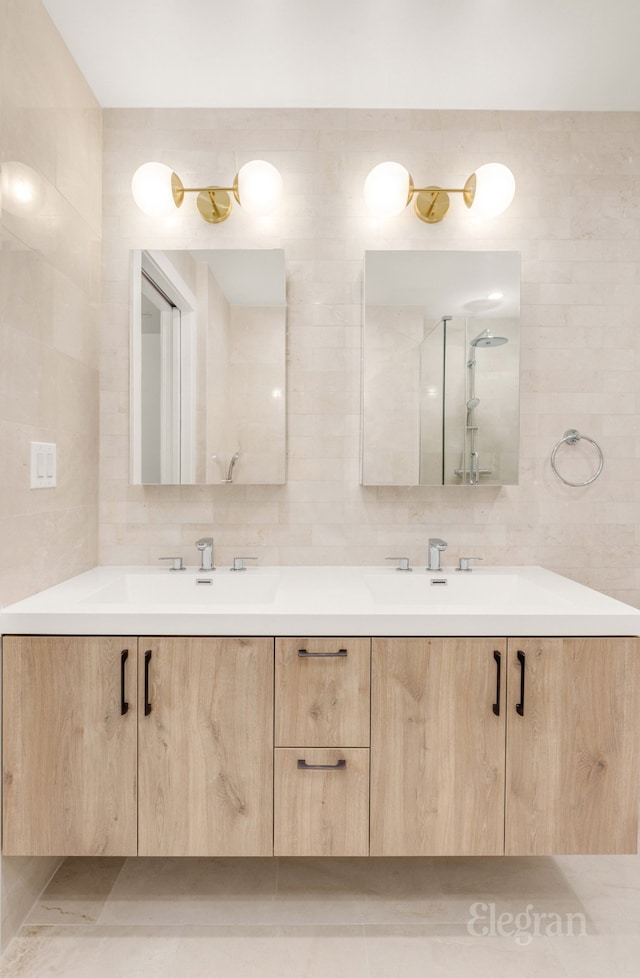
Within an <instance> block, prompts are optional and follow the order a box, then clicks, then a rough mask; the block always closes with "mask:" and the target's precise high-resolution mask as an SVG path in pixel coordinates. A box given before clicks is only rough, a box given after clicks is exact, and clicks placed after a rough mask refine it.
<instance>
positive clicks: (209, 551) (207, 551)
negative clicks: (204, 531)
mask: <svg viewBox="0 0 640 978" xmlns="http://www.w3.org/2000/svg"><path fill="white" fill-rule="evenodd" d="M196 548H197V549H198V550H199V551H200V553H201V554H202V559H201V561H200V570H201V571H210V570H215V567H214V566H213V537H203V538H202V539H201V540H197V541H196Z"/></svg>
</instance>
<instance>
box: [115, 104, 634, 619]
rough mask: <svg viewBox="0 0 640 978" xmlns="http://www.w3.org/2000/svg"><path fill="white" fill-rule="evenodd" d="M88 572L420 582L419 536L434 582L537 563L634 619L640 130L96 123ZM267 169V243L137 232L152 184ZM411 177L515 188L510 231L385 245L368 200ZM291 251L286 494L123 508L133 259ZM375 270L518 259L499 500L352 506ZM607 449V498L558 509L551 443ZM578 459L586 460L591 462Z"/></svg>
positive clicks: (450, 121) (553, 120)
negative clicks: (382, 265)
mask: <svg viewBox="0 0 640 978" xmlns="http://www.w3.org/2000/svg"><path fill="white" fill-rule="evenodd" d="M104 154H105V155H104V160H105V170H104V186H105V196H104V246H105V262H104V293H105V295H104V297H105V303H104V308H103V316H104V318H103V324H102V328H103V353H102V370H101V381H102V413H101V419H102V439H101V465H102V469H101V478H100V485H101V493H102V503H101V560H102V562H104V563H128V562H133V563H141V564H152V565H153V564H155V563H156V559H157V557H158V556H160V555H162V554H165V553H173V552H175V553H181V554H182V555H183V556H184V557H185V559H186V560H187V561H188V562H189V563H193V562H194V559H195V550H194V548H193V543H194V541H195V540H196V539H197V538H198V537H199V536H201V535H202V534H203V533H204V532H205V531H207V532H210V531H213V533H214V536H215V538H216V542H217V559H218V562H219V563H222V564H224V563H227V562H228V561H229V560H230V559H231V557H233V556H234V554H238V553H243V554H256V555H258V556H259V558H260V560H261V561H262V562H263V563H264V564H271V563H276V564H277V563H281V564H298V563H336V564H343V563H367V564H379V563H381V562H382V561H383V559H384V557H385V556H387V555H389V554H398V553H403V554H407V555H408V556H410V557H411V560H412V561H413V562H415V563H424V561H425V559H426V545H427V539H428V537H429V535H431V534H436V535H438V536H442V537H444V538H445V539H446V540H448V541H449V550H448V553H447V560H448V561H451V562H453V561H455V559H456V557H457V556H458V555H460V554H468V553H473V554H481V555H483V556H484V558H485V560H486V562H487V563H491V564H495V563H505V564H517V563H536V564H542V565H545V566H547V567H550V568H552V569H555V570H558V571H561V572H563V573H566V574H568V575H570V576H571V577H573V578H576V579H578V580H580V581H582V582H585V583H587V584H590V585H593V586H595V587H597V588H600V589H602V590H603V591H606V592H607V593H610V594H613V595H616V596H619V597H621V598H623V599H626V600H628V601H631V602H633V603H635V604H640V560H639V559H638V555H637V554H638V547H637V544H638V542H639V541H638V534H639V516H640V507H639V505H638V503H639V496H640V489H639V486H640V480H639V475H640V460H639V458H638V456H639V452H638V448H639V446H640V437H639V432H638V407H639V404H638V398H639V394H638V350H639V344H640V281H639V275H638V268H639V266H638V261H639V260H640V221H639V218H640V204H639V203H638V202H639V201H640V193H639V191H640V173H639V171H638V158H639V155H640V114H623V113H619V114H614V113H611V114H570V113H536V112H522V113H516V112H451V111H446V112H434V111H425V112H419V111H396V112H392V111H350V110H343V111H341V110H326V111H322V110H316V111H305V110H286V109H283V110H265V111H263V110H251V109H246V110H235V111H234V110H215V109H211V110H185V111H179V110H162V109H156V110H153V111H149V110H108V111H106V113H105V148H104ZM253 157H264V158H266V159H267V160H270V161H271V162H273V163H275V164H276V165H277V166H278V167H279V169H280V170H281V172H282V175H283V179H284V185H285V200H284V204H283V207H282V210H281V212H280V214H279V215H278V216H277V217H276V218H273V219H271V221H270V222H266V221H264V222H263V223H259V222H255V221H252V220H250V219H249V217H248V216H247V215H245V214H243V213H242V211H241V210H239V209H236V211H235V212H234V214H233V215H232V216H231V218H230V219H229V221H228V222H227V223H226V224H224V225H220V226H217V227H211V226H208V225H206V224H205V223H204V222H203V221H202V220H201V219H200V218H199V216H198V214H197V212H196V211H195V206H194V204H193V201H189V200H187V201H186V202H185V204H184V206H183V209H182V211H181V212H179V213H178V214H177V215H176V217H175V218H172V219H171V223H170V224H169V223H165V224H163V223H162V222H159V221H154V220H153V219H151V218H148V217H145V216H144V215H142V214H140V213H138V212H137V210H136V208H135V205H134V204H133V202H132V199H131V197H130V193H129V183H130V179H131V174H132V173H133V171H134V170H135V168H136V167H137V166H138V165H139V164H140V163H142V162H144V161H146V160H149V159H159V160H161V161H163V162H166V163H168V164H170V165H171V166H172V167H173V168H174V169H175V170H176V171H177V172H178V173H179V175H180V176H181V177H182V178H183V179H184V181H185V183H186V184H187V185H188V184H190V183H191V184H192V185H198V183H201V182H202V181H203V180H204V181H205V182H209V181H210V182H216V181H226V180H229V179H231V178H232V176H233V174H234V173H235V172H236V170H237V168H238V166H239V165H241V164H242V163H243V162H245V161H246V160H248V159H251V158H253ZM385 159H397V160H399V161H401V162H403V163H404V164H405V165H406V166H407V167H408V169H409V170H410V171H411V173H412V174H413V176H414V178H415V179H416V180H417V181H419V182H423V183H436V184H438V183H439V184H441V185H445V186H451V185H453V186H461V185H462V183H463V182H464V180H465V179H466V177H467V176H468V175H469V173H470V172H471V171H472V170H473V169H474V168H475V167H476V166H478V165H480V164H481V163H484V162H487V161H490V160H494V159H495V160H500V161H502V162H504V163H506V164H508V165H509V166H510V167H511V168H512V170H513V171H514V173H515V175H516V179H517V183H518V190H517V196H516V199H515V201H514V203H513V205H512V207H511V208H510V210H509V211H507V213H506V214H505V215H503V216H502V217H500V218H497V219H494V220H492V221H487V222H485V223H476V222H474V220H473V218H472V215H471V214H470V213H469V212H467V211H466V209H465V208H464V206H463V205H462V203H461V201H460V200H459V199H454V200H453V202H452V206H451V210H450V212H449V215H448V216H447V218H446V219H445V221H444V222H443V223H442V224H440V225H436V226H427V225H424V224H422V223H421V222H420V221H418V220H417V219H416V218H415V217H414V216H413V214H412V212H411V210H410V209H408V210H407V211H406V212H405V213H403V214H402V215H401V216H400V217H398V218H395V219H393V220H391V221H388V222H386V223H380V224H376V223H375V222H374V221H373V220H371V219H370V218H369V217H368V216H367V215H366V213H365V211H364V206H363V200H362V184H363V181H364V178H365V177H366V174H367V172H368V171H369V169H370V168H371V166H372V165H374V164H375V163H378V162H381V161H382V160H385ZM142 246H146V247H149V246H151V247H250V248H255V247H261V246H264V247H269V248H270V247H283V248H284V249H285V252H286V259H287V283H288V286H287V287H288V301H289V315H288V327H289V338H288V359H289V363H288V482H287V484H286V485H285V486H282V487H278V486H271V487H240V486H235V487H228V486H210V487H197V488H195V487H190V488H187V487H185V488H177V487H176V488H173V487H171V488H157V487H156V488H144V487H135V488H132V487H130V486H129V485H128V451H129V447H128V416H127V388H128V312H127V296H128V253H129V249H130V248H137V247H142ZM370 248H420V249H422V248H424V249H432V248H433V249H455V248H464V249H476V248H477V249H501V248H504V249H513V250H518V251H520V252H521V255H522V455H521V466H520V480H521V481H520V485H519V486H517V487H509V488H502V489H499V488H489V487H481V488H467V487H455V488H446V489H439V488H435V489H434V488H412V489H397V488H396V489H393V488H374V487H362V486H360V485H359V460H358V455H359V409H360V328H361V288H362V271H363V255H364V251H365V249H370ZM569 427H577V428H579V429H580V430H582V431H583V432H584V433H585V434H587V435H590V436H591V437H593V438H595V439H597V440H598V442H599V443H600V444H601V446H602V449H603V451H604V454H605V459H606V464H605V469H604V472H603V474H602V476H601V478H600V479H599V480H598V482H596V483H595V484H593V485H592V486H590V487H588V488H585V489H571V488H568V487H567V486H564V485H562V484H560V483H559V482H558V481H557V480H556V478H555V477H554V476H553V474H552V472H551V469H550V464H549V456H550V453H551V450H552V448H553V446H554V444H555V443H556V441H557V440H558V439H559V438H560V437H561V436H562V434H563V432H564V431H565V429H567V428H569ZM581 447H584V448H585V451H586V446H585V445H584V443H583V446H581Z"/></svg>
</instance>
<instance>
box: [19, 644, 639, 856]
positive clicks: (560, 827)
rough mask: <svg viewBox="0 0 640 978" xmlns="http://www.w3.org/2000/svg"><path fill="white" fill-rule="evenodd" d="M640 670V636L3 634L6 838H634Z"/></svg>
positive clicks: (31, 845)
mask: <svg viewBox="0 0 640 978" xmlns="http://www.w3.org/2000/svg"><path fill="white" fill-rule="evenodd" d="M274 653H275V654H274ZM639 669H640V639H637V638H543V639H540V638H530V639H511V638H510V639H508V640H507V639H504V638H474V639H471V638H464V639H458V638H431V639H429V638H374V639H373V640H371V639H368V638H364V639H363V638H357V639H353V638H348V639H346V638H305V639H288V638H287V639H276V640H275V644H274V639H273V638H226V639H222V638H191V637H189V638H131V637H122V638H121V637H62V636H58V637H45V636H5V637H4V639H3V762H4V773H3V852H4V853H5V854H6V855H60V856H64V855H134V854H136V853H138V854H140V855H165V856H179V855H182V856H187V855H190V856H196V855H219V856H225V855H227V856H239V855H271V854H272V853H274V854H276V855H296V856H301V855H307V856H324V855H331V856H362V855H367V854H371V855H372V856H421V855H499V854H506V855H551V854H554V853H555V854H561V853H576V854H577V853H631V852H636V851H637V829H638V822H637V816H638V789H639V779H640V763H639V760H640V756H639V755H640V750H639V746H640V722H639V717H640V710H639V704H638V693H639V690H640V674H639ZM370 683H371V688H370ZM274 704H275V713H274ZM370 731H371V741H370V739H369V738H370ZM274 732H275V738H274Z"/></svg>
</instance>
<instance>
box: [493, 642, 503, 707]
mask: <svg viewBox="0 0 640 978" xmlns="http://www.w3.org/2000/svg"><path fill="white" fill-rule="evenodd" d="M493 658H494V659H495V660H496V701H495V703H494V704H493V712H494V713H495V715H496V716H497V717H499V716H500V674H501V672H502V656H501V655H500V653H499V652H494V653H493Z"/></svg>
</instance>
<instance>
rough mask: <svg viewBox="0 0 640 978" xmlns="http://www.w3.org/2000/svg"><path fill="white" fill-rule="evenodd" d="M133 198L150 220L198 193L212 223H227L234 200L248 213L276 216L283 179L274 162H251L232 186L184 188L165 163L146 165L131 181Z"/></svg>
mask: <svg viewBox="0 0 640 978" xmlns="http://www.w3.org/2000/svg"><path fill="white" fill-rule="evenodd" d="M131 193H132V194H133V199H134V200H135V202H136V204H137V205H138V207H139V208H140V210H141V211H143V213H145V214H148V215H149V217H169V215H170V214H172V213H173V212H174V210H175V208H176V207H180V206H181V204H182V201H183V200H184V195H185V194H197V195H198V197H197V199H196V204H197V207H198V210H199V212H200V214H201V216H202V217H203V218H204V220H205V221H208V222H209V224H220V223H221V222H222V221H226V219H227V218H228V217H229V214H230V213H231V207H232V198H231V196H230V195H231V194H233V196H234V197H235V199H236V200H237V202H238V203H239V204H240V205H241V207H243V208H244V209H245V210H246V211H247V212H248V213H249V214H254V215H256V216H263V215H266V214H271V213H273V211H274V210H276V209H277V207H278V205H279V203H280V200H281V198H282V177H281V176H280V174H279V173H278V171H277V170H276V168H275V166H273V164H271V163H266V162H265V161H264V160H251V162H250V163H245V164H244V166H241V167H240V169H239V170H238V172H237V173H236V176H235V179H234V181H233V186H231V187H216V186H213V187H185V186H184V184H183V183H182V180H181V179H180V177H179V176H178V174H177V173H174V172H173V170H172V169H171V167H170V166H166V165H165V164H164V163H143V165H142V166H140V167H138V169H137V170H136V172H135V173H134V174H133V179H132V181H131Z"/></svg>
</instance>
